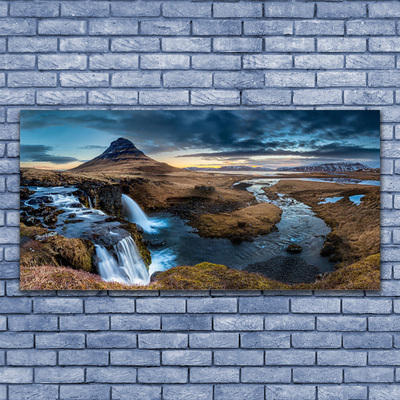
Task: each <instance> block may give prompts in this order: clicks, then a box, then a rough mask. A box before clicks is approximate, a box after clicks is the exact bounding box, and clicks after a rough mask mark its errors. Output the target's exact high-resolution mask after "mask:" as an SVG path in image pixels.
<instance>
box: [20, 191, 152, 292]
mask: <svg viewBox="0 0 400 400" xmlns="http://www.w3.org/2000/svg"><path fill="white" fill-rule="evenodd" d="M29 189H31V190H35V193H34V194H33V195H32V196H30V198H29V199H28V200H25V201H24V202H23V205H24V206H31V207H33V208H35V209H38V208H39V207H40V204H41V203H43V201H45V205H46V206H53V207H56V208H57V209H58V210H62V211H64V213H63V214H60V215H59V216H58V221H57V223H56V225H55V227H54V229H50V231H55V232H57V233H58V234H60V235H63V236H65V237H67V238H83V239H89V240H91V241H92V242H94V243H95V247H96V256H97V258H98V260H97V268H98V271H99V275H100V276H101V277H102V279H103V280H105V281H107V282H110V281H116V282H120V283H125V284H131V285H132V284H135V285H146V284H148V283H149V281H150V276H149V273H148V271H147V268H146V266H145V264H144V262H143V260H142V258H141V256H140V253H139V250H138V248H137V246H136V244H135V242H134V241H133V239H132V238H131V237H130V236H129V233H128V232H127V231H125V230H124V229H122V228H121V227H120V225H121V224H120V223H119V222H118V221H109V220H108V219H109V216H108V215H107V214H105V213H104V212H103V211H100V210H96V209H94V208H92V204H91V203H89V204H90V206H91V208H86V207H84V206H83V205H82V204H81V203H80V201H79V197H78V196H79V194H82V193H81V192H80V191H79V190H78V189H77V188H76V187H51V188H37V187H30V188H29ZM38 218H39V219H40V220H43V218H42V217H38ZM146 218H147V217H146ZM71 220H72V221H78V222H71ZM107 248H108V249H109V250H107Z"/></svg>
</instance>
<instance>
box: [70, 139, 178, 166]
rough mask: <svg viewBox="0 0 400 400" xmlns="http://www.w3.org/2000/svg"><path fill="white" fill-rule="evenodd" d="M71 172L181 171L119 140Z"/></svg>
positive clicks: (123, 140) (128, 142)
mask: <svg viewBox="0 0 400 400" xmlns="http://www.w3.org/2000/svg"><path fill="white" fill-rule="evenodd" d="M69 171H70V172H106V173H111V172H116V173H130V172H134V171H142V172H147V173H155V174H160V173H161V174H163V173H169V172H174V171H179V168H175V167H172V166H170V165H168V164H166V163H161V162H159V161H156V160H154V159H152V158H150V157H148V156H146V155H145V154H144V153H143V152H142V151H140V150H139V149H138V148H136V146H135V145H134V144H133V143H132V142H131V141H130V140H128V139H124V138H119V139H117V140H115V141H114V142H112V143H111V144H110V146H109V147H108V149H107V150H105V151H104V152H103V153H102V154H100V155H99V156H98V157H96V158H93V160H90V161H87V162H85V163H83V164H81V165H79V166H78V167H76V168H73V169H70V170H69Z"/></svg>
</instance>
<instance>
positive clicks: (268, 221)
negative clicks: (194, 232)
mask: <svg viewBox="0 0 400 400" xmlns="http://www.w3.org/2000/svg"><path fill="white" fill-rule="evenodd" d="M281 214H282V210H281V209H280V208H279V207H277V206H274V205H273V204H267V203H261V204H257V205H254V206H250V207H245V208H242V209H240V210H237V211H234V212H232V213H220V214H204V215H201V216H200V217H199V218H198V220H197V221H196V222H195V223H194V224H193V225H194V226H195V227H196V228H197V229H198V231H199V234H200V236H202V237H216V238H226V237H228V238H229V237H249V236H259V235H266V234H267V233H270V232H271V231H272V229H273V228H274V227H275V225H276V224H277V223H278V222H279V221H280V220H281ZM241 223H242V225H241Z"/></svg>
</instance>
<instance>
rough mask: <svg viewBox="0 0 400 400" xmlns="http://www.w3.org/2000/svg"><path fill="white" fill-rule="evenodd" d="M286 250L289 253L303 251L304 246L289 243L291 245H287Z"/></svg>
mask: <svg viewBox="0 0 400 400" xmlns="http://www.w3.org/2000/svg"><path fill="white" fill-rule="evenodd" d="M286 251H287V252H288V253H301V252H302V251H303V248H302V247H301V246H300V245H298V244H289V246H288V247H286Z"/></svg>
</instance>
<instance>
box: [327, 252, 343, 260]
mask: <svg viewBox="0 0 400 400" xmlns="http://www.w3.org/2000/svg"><path fill="white" fill-rule="evenodd" d="M329 261H330V262H340V261H343V257H342V255H341V254H340V253H339V252H336V253H333V254H331V255H330V256H329Z"/></svg>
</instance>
